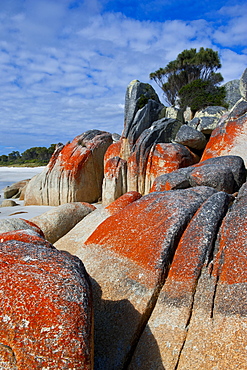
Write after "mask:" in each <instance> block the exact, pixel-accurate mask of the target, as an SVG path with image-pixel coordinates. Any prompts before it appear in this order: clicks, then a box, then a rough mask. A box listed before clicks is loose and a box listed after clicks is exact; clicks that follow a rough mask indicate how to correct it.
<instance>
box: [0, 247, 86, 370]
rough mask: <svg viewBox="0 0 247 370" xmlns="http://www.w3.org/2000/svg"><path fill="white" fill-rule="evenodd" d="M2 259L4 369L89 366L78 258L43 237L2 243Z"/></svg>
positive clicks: (83, 289) (1, 350)
mask: <svg viewBox="0 0 247 370" xmlns="http://www.w3.org/2000/svg"><path fill="white" fill-rule="evenodd" d="M46 243H47V242H46ZM0 261H1V262H0V276H1V279H0V285H1V288H0V302H1V315H0V316H1V317H0V343H1V344H0V358H1V360H0V363H1V364H7V366H6V367H4V369H8V368H9V369H11V370H13V369H18V370H26V369H50V370H57V369H64V370H65V369H66V370H67V369H71V370H72V369H83V370H85V369H93V359H92V357H93V349H92V348H93V347H92V299H91V286H90V281H89V278H88V275H87V273H86V270H85V268H84V266H83V264H82V262H81V261H80V260H79V259H78V258H76V257H74V256H71V255H70V254H68V253H66V252H60V251H57V250H56V249H55V248H47V246H46V244H45V242H42V240H40V243H39V244H33V243H25V242H21V241H13V240H12V241H6V242H3V243H0ZM4 366H5V365H4Z"/></svg>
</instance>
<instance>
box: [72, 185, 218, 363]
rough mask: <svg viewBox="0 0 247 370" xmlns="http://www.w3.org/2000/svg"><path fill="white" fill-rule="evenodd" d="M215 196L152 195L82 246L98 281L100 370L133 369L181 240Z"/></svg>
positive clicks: (204, 191)
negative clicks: (135, 352)
mask: <svg viewBox="0 0 247 370" xmlns="http://www.w3.org/2000/svg"><path fill="white" fill-rule="evenodd" d="M213 193H215V190H213V189H211V188H206V187H197V188H193V189H186V190H177V191H171V192H164V193H152V194H149V195H146V196H144V197H142V198H140V199H139V200H137V201H135V202H133V203H131V204H129V205H128V206H126V207H125V208H123V210H122V211H119V212H117V213H115V214H114V215H113V216H111V217H108V218H107V219H106V220H105V221H104V222H102V223H101V224H100V225H99V226H98V228H97V229H96V230H95V231H94V232H93V233H92V234H91V236H90V237H89V238H88V239H87V240H86V242H85V243H84V245H83V244H81V245H80V248H79V249H78V250H77V253H76V254H77V256H79V258H81V259H82V260H83V261H84V264H85V266H86V269H87V271H88V272H89V273H90V276H91V277H92V279H93V292H94V302H95V307H94V308H95V369H116V370H118V369H123V368H127V365H128V363H129V361H130V357H131V355H132V353H133V350H134V348H135V345H136V343H137V340H138V338H139V336H140V335H141V332H142V330H143V328H144V327H145V324H146V322H147V320H148V318H149V315H150V313H151V311H152V309H153V307H154V305H155V302H156V299H157V295H158V293H159V290H160V289H161V286H162V284H163V281H164V278H165V275H166V272H167V268H168V266H169V264H170V262H171V259H172V256H173V253H174V251H175V248H176V244H177V241H178V239H179V237H180V236H181V235H182V232H183V231H184V229H185V227H186V225H187V223H188V222H189V220H190V219H191V217H192V216H193V214H194V213H195V212H196V211H197V209H198V208H199V207H200V205H201V204H202V203H203V202H204V201H205V200H206V199H207V198H208V197H209V196H211V195H212V194H213ZM141 366H142V365H141Z"/></svg>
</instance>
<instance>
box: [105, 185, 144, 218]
mask: <svg viewBox="0 0 247 370" xmlns="http://www.w3.org/2000/svg"><path fill="white" fill-rule="evenodd" d="M141 197H142V195H141V194H140V193H138V192H137V191H129V192H128V193H125V194H124V195H122V196H121V197H119V198H118V199H116V200H115V201H114V202H112V203H111V204H109V206H107V207H106V209H107V210H108V211H109V213H110V215H113V214H114V213H116V212H119V211H121V210H122V209H123V208H124V207H126V206H127V205H129V204H131V203H133V202H135V201H136V200H138V199H140V198H141Z"/></svg>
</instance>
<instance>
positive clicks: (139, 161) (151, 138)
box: [127, 118, 181, 194]
mask: <svg viewBox="0 0 247 370" xmlns="http://www.w3.org/2000/svg"><path fill="white" fill-rule="evenodd" d="M180 127H181V123H180V122H179V121H177V120H174V119H171V118H163V119H161V120H159V121H157V122H154V123H153V125H152V126H151V127H150V128H149V129H146V130H144V131H143V133H142V134H141V135H140V137H139V139H138V140H137V142H136V144H135V145H134V147H133V149H132V154H131V155H130V157H129V159H128V162H127V165H128V184H127V188H128V191H132V190H134V191H138V192H140V193H141V194H144V193H145V173H146V166H147V161H148V156H149V153H150V150H151V148H152V147H153V146H155V145H156V144H158V143H170V142H171V141H172V140H173V139H174V138H175V136H176V133H177V131H178V130H179V128H180Z"/></svg>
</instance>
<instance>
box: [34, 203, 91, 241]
mask: <svg viewBox="0 0 247 370" xmlns="http://www.w3.org/2000/svg"><path fill="white" fill-rule="evenodd" d="M95 209H96V208H95V207H94V206H93V205H91V204H88V203H82V202H75V203H67V204H62V205H61V206H58V207H55V208H52V209H50V210H49V211H48V212H45V213H42V214H41V215H39V216H36V217H33V218H32V219H31V220H30V221H31V222H33V223H35V225H37V226H39V227H40V229H41V230H42V231H43V233H44V235H45V238H46V239H47V240H48V241H49V242H51V243H55V242H56V241H57V240H58V239H60V238H61V237H62V236H64V235H65V234H67V233H68V232H69V231H70V230H71V229H72V228H73V227H74V226H75V225H76V224H77V223H78V222H79V221H81V220H82V219H83V218H84V217H85V216H86V215H88V214H89V213H91V212H92V211H94V210H95Z"/></svg>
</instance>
